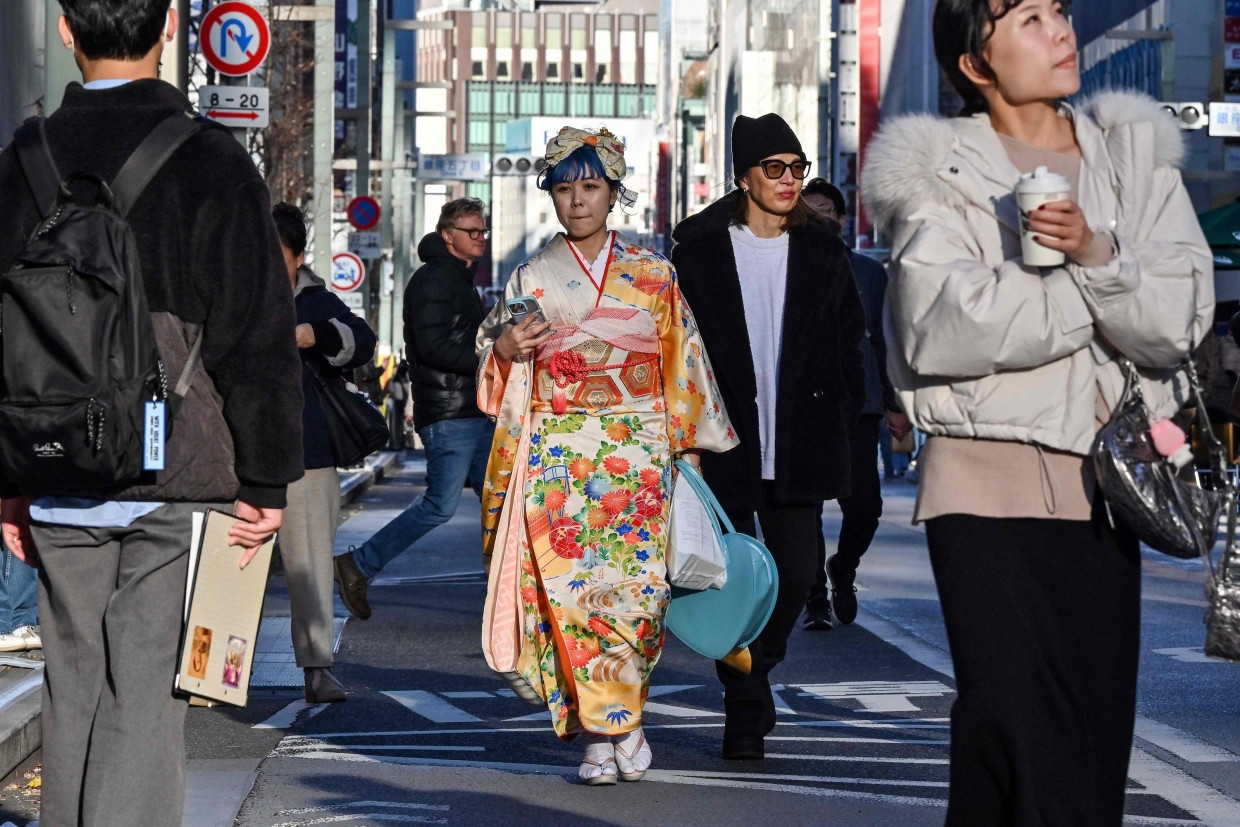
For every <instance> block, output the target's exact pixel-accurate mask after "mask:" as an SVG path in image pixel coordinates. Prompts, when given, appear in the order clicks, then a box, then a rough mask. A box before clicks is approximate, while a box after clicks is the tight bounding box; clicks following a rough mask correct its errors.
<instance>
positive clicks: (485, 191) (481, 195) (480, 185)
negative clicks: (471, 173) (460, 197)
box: [465, 150, 491, 204]
mask: <svg viewBox="0 0 1240 827" xmlns="http://www.w3.org/2000/svg"><path fill="white" fill-rule="evenodd" d="M484 151H485V150H484ZM465 195H466V197H468V198H477V199H478V200H479V201H481V202H483V203H484V204H486V203H490V201H491V185H490V184H488V183H487V182H486V181H470V182H468V183H467V184H465Z"/></svg>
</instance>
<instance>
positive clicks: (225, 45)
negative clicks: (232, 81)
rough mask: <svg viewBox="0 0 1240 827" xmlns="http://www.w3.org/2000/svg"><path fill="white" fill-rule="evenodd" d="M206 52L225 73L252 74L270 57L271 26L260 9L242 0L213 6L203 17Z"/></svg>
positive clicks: (216, 69) (201, 36)
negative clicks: (268, 53) (269, 26)
mask: <svg viewBox="0 0 1240 827" xmlns="http://www.w3.org/2000/svg"><path fill="white" fill-rule="evenodd" d="M200 32H201V33H200V34H199V36H198V42H199V43H200V44H202V56H203V57H205V58H206V59H207V63H209V64H211V68H213V69H215V71H217V72H219V73H220V74H221V75H230V76H234V77H236V76H240V75H248V74H249V73H250V72H253V71H254V70H255V69H257V68H258V67H259V65H260V64H261V63H262V62H263V61H264V60H266V59H267V50H268V49H270V48H271V30H270V29H269V28H268V26H267V20H266V19H265V18H264V17H263V16H262V14H260V13H259V11H258V9H256V8H254V7H253V6H251V5H250V4H249V3H242V2H239V0H227V2H224V3H220V4H219V5H218V6H214V7H212V9H211V11H209V12H207V14H206V16H205V17H203V18H202V28H201V30H200Z"/></svg>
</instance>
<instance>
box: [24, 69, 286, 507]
mask: <svg viewBox="0 0 1240 827" xmlns="http://www.w3.org/2000/svg"><path fill="white" fill-rule="evenodd" d="M189 110H190V103H189V100H188V99H187V98H186V97H185V96H184V95H182V94H181V93H180V92H179V91H177V89H176V87H174V86H170V85H169V84H167V83H164V82H163V81H161V80H155V79H153V78H152V79H146V80H135V81H131V82H129V83H126V84H124V85H122V86H117V87H114V88H111V89H98V90H88V89H85V88H84V87H83V86H82V85H81V84H78V83H71V84H69V86H68V87H67V88H66V89H65V95H64V101H63V103H62V105H61V107H60V109H58V110H57V111H56V112H55V113H54V114H53V115H52V116H51V117H50V118H48V120H47V137H48V140H49V142H50V143H51V146H52V155H53V157H54V159H55V161H56V165H57V167H58V168H59V170H60V173H61V175H62V176H68V175H71V174H73V173H76V172H90V173H94V174H96V175H99V176H100V177H102V178H103V179H104V180H105V181H111V180H112V179H114V178H115V177H116V174H117V173H118V172H119V171H120V168H121V164H122V163H123V162H124V161H125V160H126V159H127V158H128V157H129V155H130V153H131V152H133V150H134V149H135V148H136V147H137V146H138V144H139V143H141V141H142V139H143V138H145V137H146V136H147V134H148V133H149V132H150V131H151V130H152V129H153V128H154V127H155V126H156V125H157V124H158V123H159V122H161V121H162V120H164V119H165V118H167V117H168V116H169V115H172V114H176V113H184V112H187V111H189ZM0 216H3V222H0V271H3V270H7V269H8V267H9V266H10V265H11V264H12V262H13V260H14V258H15V257H16V256H17V254H18V253H19V252H20V251H21V249H22V247H23V246H24V245H25V242H26V240H27V238H28V237H29V236H30V233H31V232H33V230H34V229H35V227H36V226H37V225H38V223H39V213H38V208H37V206H36V204H35V202H34V198H33V196H32V195H31V191H30V188H29V186H27V183H26V179H25V176H24V175H23V174H22V172H21V168H20V167H19V165H18V163H17V159H16V157H15V153H14V152H13V149H12V145H10V146H9V147H8V148H7V149H5V150H4V152H2V153H0ZM129 223H130V226H131V227H132V228H133V230H134V234H135V236H136V240H137V246H138V259H139V261H140V263H141V267H142V278H143V283H144V285H145V288H146V297H147V303H148V305H149V307H150V310H151V316H152V319H153V322H154V327H155V336H156V341H157V343H158V346H159V350H160V355H161V356H162V357H163V360H164V363H165V365H166V367H167V368H168V373H169V375H170V376H171V377H176V376H178V375H179V372H180V370H181V367H182V366H183V365H184V362H185V358H186V356H187V354H188V344H189V343H190V342H191V341H193V340H194V339H196V337H197V336H198V335H199V332H201V335H202V337H203V339H202V342H203V344H202V366H203V368H204V370H200V371H198V374H197V378H196V379H195V380H194V383H193V384H192V385H191V387H190V390H189V393H188V395H187V396H186V399H185V402H184V404H182V405H181V406H180V408H179V411H178V413H177V416H176V419H175V420H174V421H173V424H172V432H171V436H170V438H169V440H168V455H167V467H166V469H165V470H164V471H161V472H159V473H158V475H155V474H147V475H144V476H145V477H149V478H151V479H144V480H143V481H142V482H141V483H140V484H138V485H135V486H132V487H130V488H127V489H125V490H124V491H120V492H107V496H108V497H109V498H112V499H122V500H135V499H136V500H150V501H178V500H180V501H186V500H188V501H215V502H219V501H227V500H231V499H233V498H234V497H237V498H240V499H241V500H243V501H245V502H248V503H250V504H252V505H255V506H260V507H272V508H279V507H283V506H284V503H285V489H286V487H287V486H288V484H289V483H290V482H293V481H294V480H296V479H298V478H299V477H301V476H302V456H301V407H302V397H301V382H300V381H299V377H298V371H299V370H300V365H299V362H298V359H297V348H296V345H295V340H294V335H293V327H294V322H293V297H292V290H291V289H290V286H289V280H288V271H287V270H286V269H285V265H284V259H283V257H282V256H281V255H280V242H279V239H278V238H277V237H276V230H275V225H274V224H273V223H272V220H271V205H270V202H269V200H268V194H267V185H266V183H265V182H264V181H263V179H262V176H261V175H259V173H258V169H257V168H255V166H254V162H253V161H252V160H251V159H250V156H249V155H248V154H247V153H246V151H245V149H244V148H243V147H241V146H240V145H239V144H238V143H237V141H236V139H235V138H233V137H232V136H231V135H230V134H229V133H228V132H227V131H226V130H224V129H219V128H210V129H207V130H205V131H203V132H201V133H199V134H197V135H195V136H194V137H192V138H190V139H189V140H188V141H187V142H186V143H185V144H184V145H183V146H182V147H181V148H180V149H178V150H177V151H176V152H175V153H174V154H173V156H172V157H171V159H169V161H168V162H167V163H166V164H165V165H164V166H163V167H161V168H160V171H159V172H158V173H157V174H156V175H155V177H154V178H153V179H152V181H151V183H150V184H149V185H148V186H147V188H146V189H145V190H144V191H143V193H142V195H141V197H140V198H139V199H138V200H137V202H136V203H135V204H134V205H133V209H132V211H131V212H130V214H129ZM174 381H175V380H174ZM20 487H21V481H20V480H3V481H0V495H4V496H7V495H8V494H10V493H11V492H13V491H14V489H20ZM27 493H35V494H37V493H39V492H27Z"/></svg>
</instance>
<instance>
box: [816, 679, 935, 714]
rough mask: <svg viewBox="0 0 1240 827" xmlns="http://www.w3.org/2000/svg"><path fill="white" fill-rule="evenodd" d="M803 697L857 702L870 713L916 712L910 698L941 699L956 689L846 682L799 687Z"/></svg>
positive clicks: (924, 683)
mask: <svg viewBox="0 0 1240 827" xmlns="http://www.w3.org/2000/svg"><path fill="white" fill-rule="evenodd" d="M793 688H794V689H801V690H803V691H802V692H801V693H799V694H800V695H801V696H802V697H812V698H818V699H820V700H824V701H828V700H830V701H834V700H854V701H857V702H858V703H860V704H861V705H862V707H864V708H865V709H867V710H869V711H870V712H916V711H918V709H917V707H916V706H914V705H913V704H912V702H911V701H909V698H941V697H942V696H944V695H954V694H955V690H953V689H952V688H951V687H950V686H947V685H945V684H943V683H941V682H939V681H845V682H843V683H818V684H796V685H794V686H793Z"/></svg>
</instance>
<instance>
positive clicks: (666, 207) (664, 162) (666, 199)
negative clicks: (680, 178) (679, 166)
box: [654, 141, 684, 249]
mask: <svg viewBox="0 0 1240 827" xmlns="http://www.w3.org/2000/svg"><path fill="white" fill-rule="evenodd" d="M669 160H670V159H669V158H668V152H667V141H659V188H658V191H657V192H658V198H657V203H656V204H655V209H656V210H657V211H658V212H657V215H658V217H657V218H656V219H655V230H654V231H655V232H656V233H660V234H662V235H664V236H666V237H667V238H668V239H670V238H671V235H672V165H671V164H670V163H669ZM681 206H682V207H683V206H684V205H683V204H682V205H681ZM668 248H669V249H670V248H671V244H670V243H669V244H668Z"/></svg>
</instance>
